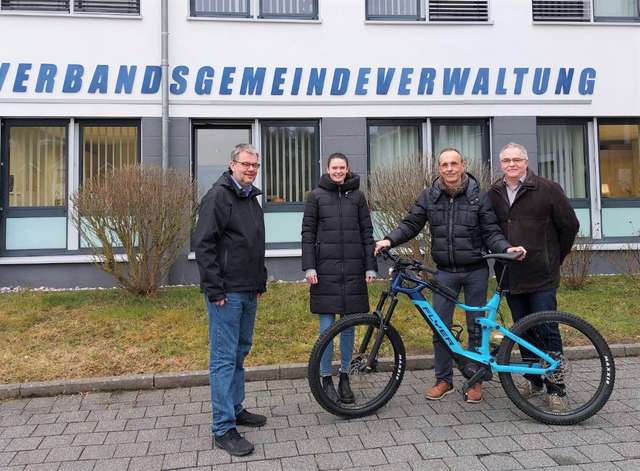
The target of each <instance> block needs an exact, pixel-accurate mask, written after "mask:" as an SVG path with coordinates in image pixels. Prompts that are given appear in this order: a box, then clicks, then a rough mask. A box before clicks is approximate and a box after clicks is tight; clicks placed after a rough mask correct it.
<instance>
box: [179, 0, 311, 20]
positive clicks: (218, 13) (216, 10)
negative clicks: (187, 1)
mask: <svg viewBox="0 0 640 471" xmlns="http://www.w3.org/2000/svg"><path fill="white" fill-rule="evenodd" d="M251 3H252V1H251V0H191V16H204V17H207V16H208V17H222V18H224V17H231V18H233V17H236V18H252V17H254V16H255V15H256V12H253V11H252V9H251ZM258 9H259V11H258V12H257V17H258V18H283V19H303V20H316V19H318V0H259V7H258Z"/></svg>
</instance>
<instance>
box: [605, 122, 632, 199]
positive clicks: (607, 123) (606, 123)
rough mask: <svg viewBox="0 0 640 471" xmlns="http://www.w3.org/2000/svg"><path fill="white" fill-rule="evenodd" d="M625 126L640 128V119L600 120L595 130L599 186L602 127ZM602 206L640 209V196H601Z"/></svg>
mask: <svg viewBox="0 0 640 471" xmlns="http://www.w3.org/2000/svg"><path fill="white" fill-rule="evenodd" d="M616 124H618V125H623V124H631V125H634V124H635V125H637V126H639V127H640V117H635V118H598V126H597V129H596V130H595V134H596V146H597V152H598V162H597V165H598V175H599V176H600V181H599V182H598V184H599V185H602V172H601V171H600V159H601V157H600V126H602V125H605V126H606V125H616ZM600 205H601V206H602V208H640V195H638V196H636V197H632V198H604V197H603V196H602V194H600Z"/></svg>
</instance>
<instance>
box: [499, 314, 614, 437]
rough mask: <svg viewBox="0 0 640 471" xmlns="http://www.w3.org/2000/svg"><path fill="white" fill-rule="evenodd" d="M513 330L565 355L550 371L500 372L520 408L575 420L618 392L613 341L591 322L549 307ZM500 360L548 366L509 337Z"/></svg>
mask: <svg viewBox="0 0 640 471" xmlns="http://www.w3.org/2000/svg"><path fill="white" fill-rule="evenodd" d="M511 331H512V332H513V333H514V334H516V335H517V336H518V337H520V338H522V339H524V340H526V341H528V342H530V343H531V344H533V345H535V346H536V347H537V348H539V349H540V350H543V351H544V352H545V353H547V354H549V356H551V357H553V358H555V359H558V360H560V364H559V367H558V368H556V369H555V370H554V371H551V372H549V373H548V374H546V375H524V377H523V376H522V375H518V374H515V373H500V381H501V383H502V388H503V389H504V391H505V393H506V394H507V396H508V397H509V399H511V401H512V402H513V403H514V404H515V405H516V407H518V408H519V409H520V410H521V411H523V412H524V413H525V414H527V415H528V416H529V417H532V418H534V419H536V420H538V421H540V422H543V423H547V424H553V425H572V424H576V423H578V422H582V421H583V420H586V419H588V418H589V417H591V416H593V415H594V414H596V413H597V412H598V411H599V410H600V409H601V408H602V407H603V406H604V405H605V403H606V402H607V400H608V399H609V396H610V395H611V392H612V391H613V384H614V382H615V364H614V360H613V355H612V354H611V350H610V349H609V346H608V345H607V343H606V342H605V340H604V339H603V338H602V336H601V335H600V334H599V333H598V331H597V330H596V329H595V328H594V327H593V326H592V325H591V324H589V323H588V322H586V321H585V320H583V319H581V318H579V317H577V316H574V315H573V314H568V313H565V312H557V311H545V312H538V313H534V314H531V315H528V316H526V317H525V318H523V319H521V320H520V321H518V322H516V324H514V326H513V328H512V329H511ZM497 360H498V364H500V365H509V364H512V365H513V364H523V363H524V364H529V365H532V364H536V365H537V366H540V367H543V368H545V367H547V366H548V365H547V364H546V363H544V362H543V361H542V360H541V359H540V358H539V357H537V356H536V355H534V354H532V352H530V351H529V350H527V349H525V348H524V347H520V346H519V345H518V344H516V343H515V342H514V341H512V340H510V339H509V338H507V337H505V338H504V339H503V341H502V343H501V344H500V349H499V351H498V356H497Z"/></svg>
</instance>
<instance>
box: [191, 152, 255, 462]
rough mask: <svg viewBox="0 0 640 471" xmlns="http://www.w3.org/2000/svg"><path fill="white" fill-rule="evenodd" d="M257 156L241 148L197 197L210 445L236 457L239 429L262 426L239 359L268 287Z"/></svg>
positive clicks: (244, 446) (245, 445)
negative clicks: (249, 402) (247, 397)
mask: <svg viewBox="0 0 640 471" xmlns="http://www.w3.org/2000/svg"><path fill="white" fill-rule="evenodd" d="M259 167H260V164H259V163H258V152H257V150H256V149H255V148H254V147H253V146H251V145H249V144H239V145H237V146H236V147H235V148H234V149H233V152H232V153H231V162H229V171H227V172H224V173H223V174H222V176H221V177H220V179H219V180H218V181H217V182H216V183H215V184H214V185H213V187H212V188H211V189H210V190H209V192H208V193H207V194H206V195H205V196H204V198H203V199H202V203H201V205H200V210H199V213H198V224H197V226H196V230H195V235H194V239H195V247H196V249H195V251H196V260H197V262H198V269H199V271H200V287H201V288H202V290H203V291H204V297H205V304H206V306H207V310H208V313H209V345H210V358H209V384H210V386H211V409H212V416H213V417H212V426H211V430H212V432H213V436H214V444H215V446H217V447H219V448H223V449H225V450H227V451H228V452H229V453H230V454H232V455H236V456H243V455H248V454H250V453H252V452H253V449H254V447H253V445H252V444H251V443H250V442H249V441H247V440H246V439H244V438H243V437H241V436H240V434H239V433H238V431H237V430H236V425H245V426H249V427H260V426H262V425H264V424H265V423H266V421H267V419H266V417H264V416H262V415H259V414H252V413H251V412H249V411H247V410H246V409H244V407H243V406H242V402H243V401H244V367H243V365H244V359H245V357H246V356H247V354H248V353H249V350H250V349H251V343H252V337H253V325H254V321H255V317H256V307H257V298H259V297H260V295H261V294H262V293H264V292H265V291H266V289H267V287H266V283H267V270H266V268H265V265H264V246H265V241H264V215H263V213H262V208H261V207H260V204H259V203H258V201H257V198H256V197H257V196H258V195H260V194H261V192H260V190H259V189H258V188H256V187H255V186H253V184H252V183H253V182H254V181H255V179H256V176H257V173H258V168H259Z"/></svg>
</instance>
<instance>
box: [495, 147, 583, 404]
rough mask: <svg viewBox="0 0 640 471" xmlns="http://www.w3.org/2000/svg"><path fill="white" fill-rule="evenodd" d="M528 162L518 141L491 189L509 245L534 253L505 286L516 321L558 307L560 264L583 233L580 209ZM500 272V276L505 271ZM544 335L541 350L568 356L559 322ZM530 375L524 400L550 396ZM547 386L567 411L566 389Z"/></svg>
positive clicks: (551, 399)
mask: <svg viewBox="0 0 640 471" xmlns="http://www.w3.org/2000/svg"><path fill="white" fill-rule="evenodd" d="M528 163H529V158H528V156H527V150H526V149H525V148H524V147H523V146H521V145H520V144H515V143H509V144H507V145H506V146H504V147H503V148H502V150H501V151H500V166H501V168H502V172H503V173H504V177H503V178H500V179H499V180H497V181H496V182H495V183H494V184H493V185H492V186H491V190H490V191H489V197H490V198H491V201H492V202H493V206H494V208H495V211H496V215H497V217H498V222H499V223H500V226H501V227H502V230H503V231H504V234H505V235H506V236H507V239H508V240H509V242H511V243H512V244H522V245H525V246H526V247H527V249H528V250H529V256H528V257H527V259H526V260H525V261H524V262H523V263H518V264H511V265H510V266H509V269H508V270H507V275H506V276H507V280H505V282H506V283H504V284H503V286H506V287H508V288H509V293H508V294H507V302H508V303H509V308H510V309H511V313H512V315H513V321H514V322H516V321H518V320H520V319H522V318H523V317H525V316H526V315H528V314H531V313H533V312H539V311H555V310H556V309H557V306H558V304H557V301H556V290H557V289H558V286H559V285H560V265H562V262H563V260H564V259H565V257H566V256H567V255H568V254H569V252H571V246H572V245H573V241H574V240H575V238H576V235H577V234H578V229H579V223H578V218H577V217H576V214H575V211H574V210H573V208H572V207H571V204H570V203H569V200H568V199H567V197H566V196H565V194H564V192H563V191H562V188H561V187H560V185H558V184H557V183H555V182H552V181H551V180H547V179H546V178H543V177H540V176H538V175H536V174H535V173H533V171H532V170H531V169H529V168H528ZM496 272H497V273H498V274H499V273H500V269H497V270H496ZM538 336H539V337H540V338H542V339H543V341H544V342H545V343H546V345H542V346H541V347H543V350H546V351H551V352H555V353H557V354H561V353H562V339H561V337H560V332H559V330H558V325H557V324H549V326H547V327H546V328H545V329H544V331H541V332H538ZM525 354H526V352H525ZM523 356H524V355H523ZM526 377H527V379H528V380H529V381H528V382H526V383H524V385H522V386H521V387H520V393H521V394H522V395H523V396H524V397H526V398H528V397H531V396H534V395H539V394H542V393H543V392H544V386H543V380H542V378H541V377H540V376H530V375H526ZM546 383H547V384H546V386H547V393H548V396H547V401H548V403H549V408H550V409H551V410H553V411H556V412H561V411H563V410H565V409H566V407H567V397H566V393H565V389H564V386H563V385H562V384H553V383H550V382H549V381H546Z"/></svg>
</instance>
